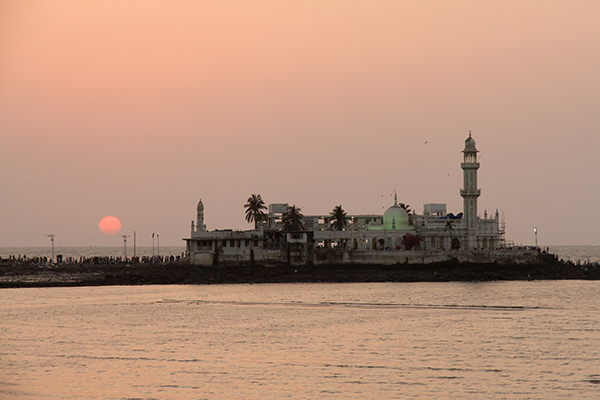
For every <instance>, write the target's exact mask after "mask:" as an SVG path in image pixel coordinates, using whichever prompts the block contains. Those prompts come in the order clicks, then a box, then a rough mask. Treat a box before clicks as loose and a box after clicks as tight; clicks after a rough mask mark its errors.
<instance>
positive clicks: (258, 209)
mask: <svg viewBox="0 0 600 400" xmlns="http://www.w3.org/2000/svg"><path fill="white" fill-rule="evenodd" d="M244 207H245V208H246V221H248V222H252V221H254V229H257V227H258V222H259V221H262V220H263V219H265V215H266V214H265V213H264V211H263V210H266V209H267V207H266V206H265V202H264V201H263V199H262V198H261V197H260V194H253V195H252V196H250V197H248V201H247V203H246V204H245V205H244Z"/></svg>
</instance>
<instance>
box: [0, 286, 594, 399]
mask: <svg viewBox="0 0 600 400" xmlns="http://www.w3.org/2000/svg"><path fill="white" fill-rule="evenodd" d="M599 296H600V283H599V282H581V281H544V282H486V283H368V284H276V285H271V284H264V285H213V286H134V287H122V286H109V287H94V288H89V287H79V288H48V289H33V288H29V289H4V290H1V291H0V327H1V328H0V329H1V335H0V398H2V399H23V398H25V399H28V398H29V399H33V398H43V399H240V398H244V399H259V398H260V399H264V398H274V399H275V398H276V399H279V398H293V399H326V398H332V399H333V398H335V399H339V398H344V399H365V398H378V399H395V398H420V399H422V398H425V399H440V398H460V399H481V398H492V399H504V398H506V399H514V398H528V399H564V398H573V399H597V398H599V396H600V306H598V302H597V299H598V298H599Z"/></svg>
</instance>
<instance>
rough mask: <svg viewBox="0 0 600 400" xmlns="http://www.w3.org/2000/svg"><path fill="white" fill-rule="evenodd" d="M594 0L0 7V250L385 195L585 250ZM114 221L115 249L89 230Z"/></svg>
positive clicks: (598, 134)
mask: <svg viewBox="0 0 600 400" xmlns="http://www.w3.org/2000/svg"><path fill="white" fill-rule="evenodd" d="M598 15H600V2H597V1H579V2H563V1H528V2H521V1H505V2H481V1H475V0H474V1H452V2H440V1H421V2H410V1H371V2H364V1H328V2H319V1H304V2H279V1H259V2H253V3H248V2H244V1H227V0H225V1H220V2H196V1H179V2H175V3H173V2H166V1H128V2H121V1H86V2H79V1H74V0H73V1H61V0H57V1H53V2H3V3H2V4H0V60H2V62H0V143H1V150H0V158H1V161H0V163H1V164H0V169H1V171H2V172H1V177H2V200H1V201H0V204H1V205H2V207H0V226H1V228H0V247H29V246H35V247H39V246H49V239H48V238H47V237H46V236H45V235H46V234H50V233H53V234H55V235H56V242H55V244H56V245H57V246H75V247H78V246H90V245H98V246H119V245H122V242H123V239H122V238H121V237H120V235H122V234H127V235H133V232H134V231H136V233H137V244H138V245H139V246H151V245H152V238H151V234H152V233H153V232H159V233H160V241H161V246H163V245H164V246H180V245H183V241H182V240H181V239H182V238H183V237H188V236H189V235H190V222H191V221H192V220H195V218H196V204H197V203H198V200H199V199H200V198H202V200H203V202H204V206H205V223H206V224H207V226H208V229H210V230H213V229H228V228H231V229H250V228H251V227H252V226H253V225H252V224H248V223H246V222H245V220H244V208H243V205H244V204H245V202H246V199H247V198H248V197H249V196H250V195H251V194H253V193H255V194H261V195H262V197H263V199H264V200H265V202H266V203H286V202H287V203H289V204H295V205H297V206H298V207H300V208H301V209H302V212H303V213H304V214H328V213H329V212H331V210H332V209H333V207H334V206H336V205H339V204H341V205H342V206H343V208H344V209H345V210H346V211H347V213H348V214H367V213H375V214H381V213H383V211H384V210H385V209H386V208H387V207H389V206H390V205H391V204H393V193H394V191H396V192H397V193H398V200H399V201H400V202H403V203H407V204H409V205H410V206H411V208H413V209H415V210H416V211H417V212H419V213H421V212H422V210H423V204H424V203H446V204H447V205H448V212H453V213H458V212H461V211H462V198H461V197H460V194H459V190H460V188H461V187H462V170H461V169H460V162H461V159H462V153H461V151H462V149H463V147H464V140H465V139H466V138H467V137H468V134H469V131H471V132H472V135H473V138H474V139H475V140H476V142H477V148H478V150H479V151H480V153H479V155H480V163H481V167H480V169H479V175H478V184H479V187H480V188H481V196H480V198H479V205H478V209H479V214H480V215H483V213H484V211H485V210H487V212H488V213H494V212H495V210H496V209H498V210H499V211H500V213H501V214H503V215H504V217H505V221H506V239H507V240H509V241H514V242H516V243H521V244H533V243H534V240H535V238H534V234H533V229H534V227H536V228H537V229H538V242H539V244H540V245H541V246H548V245H600V208H599V207H598V205H599V204H600V185H599V183H598V181H599V180H598V172H599V171H600V157H599V154H598V149H600V112H599V110H600V52H599V51H598V43H600V24H598V21H597V20H598ZM109 215H112V216H115V217H117V218H119V219H120V221H121V222H122V228H121V231H120V232H119V233H118V234H116V235H112V236H109V235H105V234H103V233H102V232H100V230H99V228H98V223H99V221H100V220H101V219H102V218H103V217H105V216H109Z"/></svg>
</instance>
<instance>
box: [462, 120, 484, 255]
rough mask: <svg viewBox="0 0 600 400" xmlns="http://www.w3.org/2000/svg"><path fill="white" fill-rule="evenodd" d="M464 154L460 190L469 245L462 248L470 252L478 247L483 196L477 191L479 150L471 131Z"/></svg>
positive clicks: (466, 244)
mask: <svg viewBox="0 0 600 400" xmlns="http://www.w3.org/2000/svg"><path fill="white" fill-rule="evenodd" d="M463 154H464V160H463V162H462V163H461V164H460V167H461V168H462V169H463V189H461V190H460V195H461V196H462V198H463V207H464V209H463V213H464V216H465V225H466V229H467V231H466V233H467V243H465V244H464V246H462V247H463V249H467V250H470V249H473V248H476V247H477V231H478V229H477V198H478V197H479V195H480V194H481V190H480V189H477V170H478V169H479V163H478V162H477V149H476V148H475V140H473V138H472V137H471V131H469V137H468V138H467V140H465V149H464V150H463Z"/></svg>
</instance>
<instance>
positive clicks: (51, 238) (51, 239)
mask: <svg viewBox="0 0 600 400" xmlns="http://www.w3.org/2000/svg"><path fill="white" fill-rule="evenodd" d="M46 236H48V237H49V238H50V242H52V258H51V259H50V261H52V260H54V236H56V235H55V234H54V233H51V234H49V235H48V234H47V235H46Z"/></svg>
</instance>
